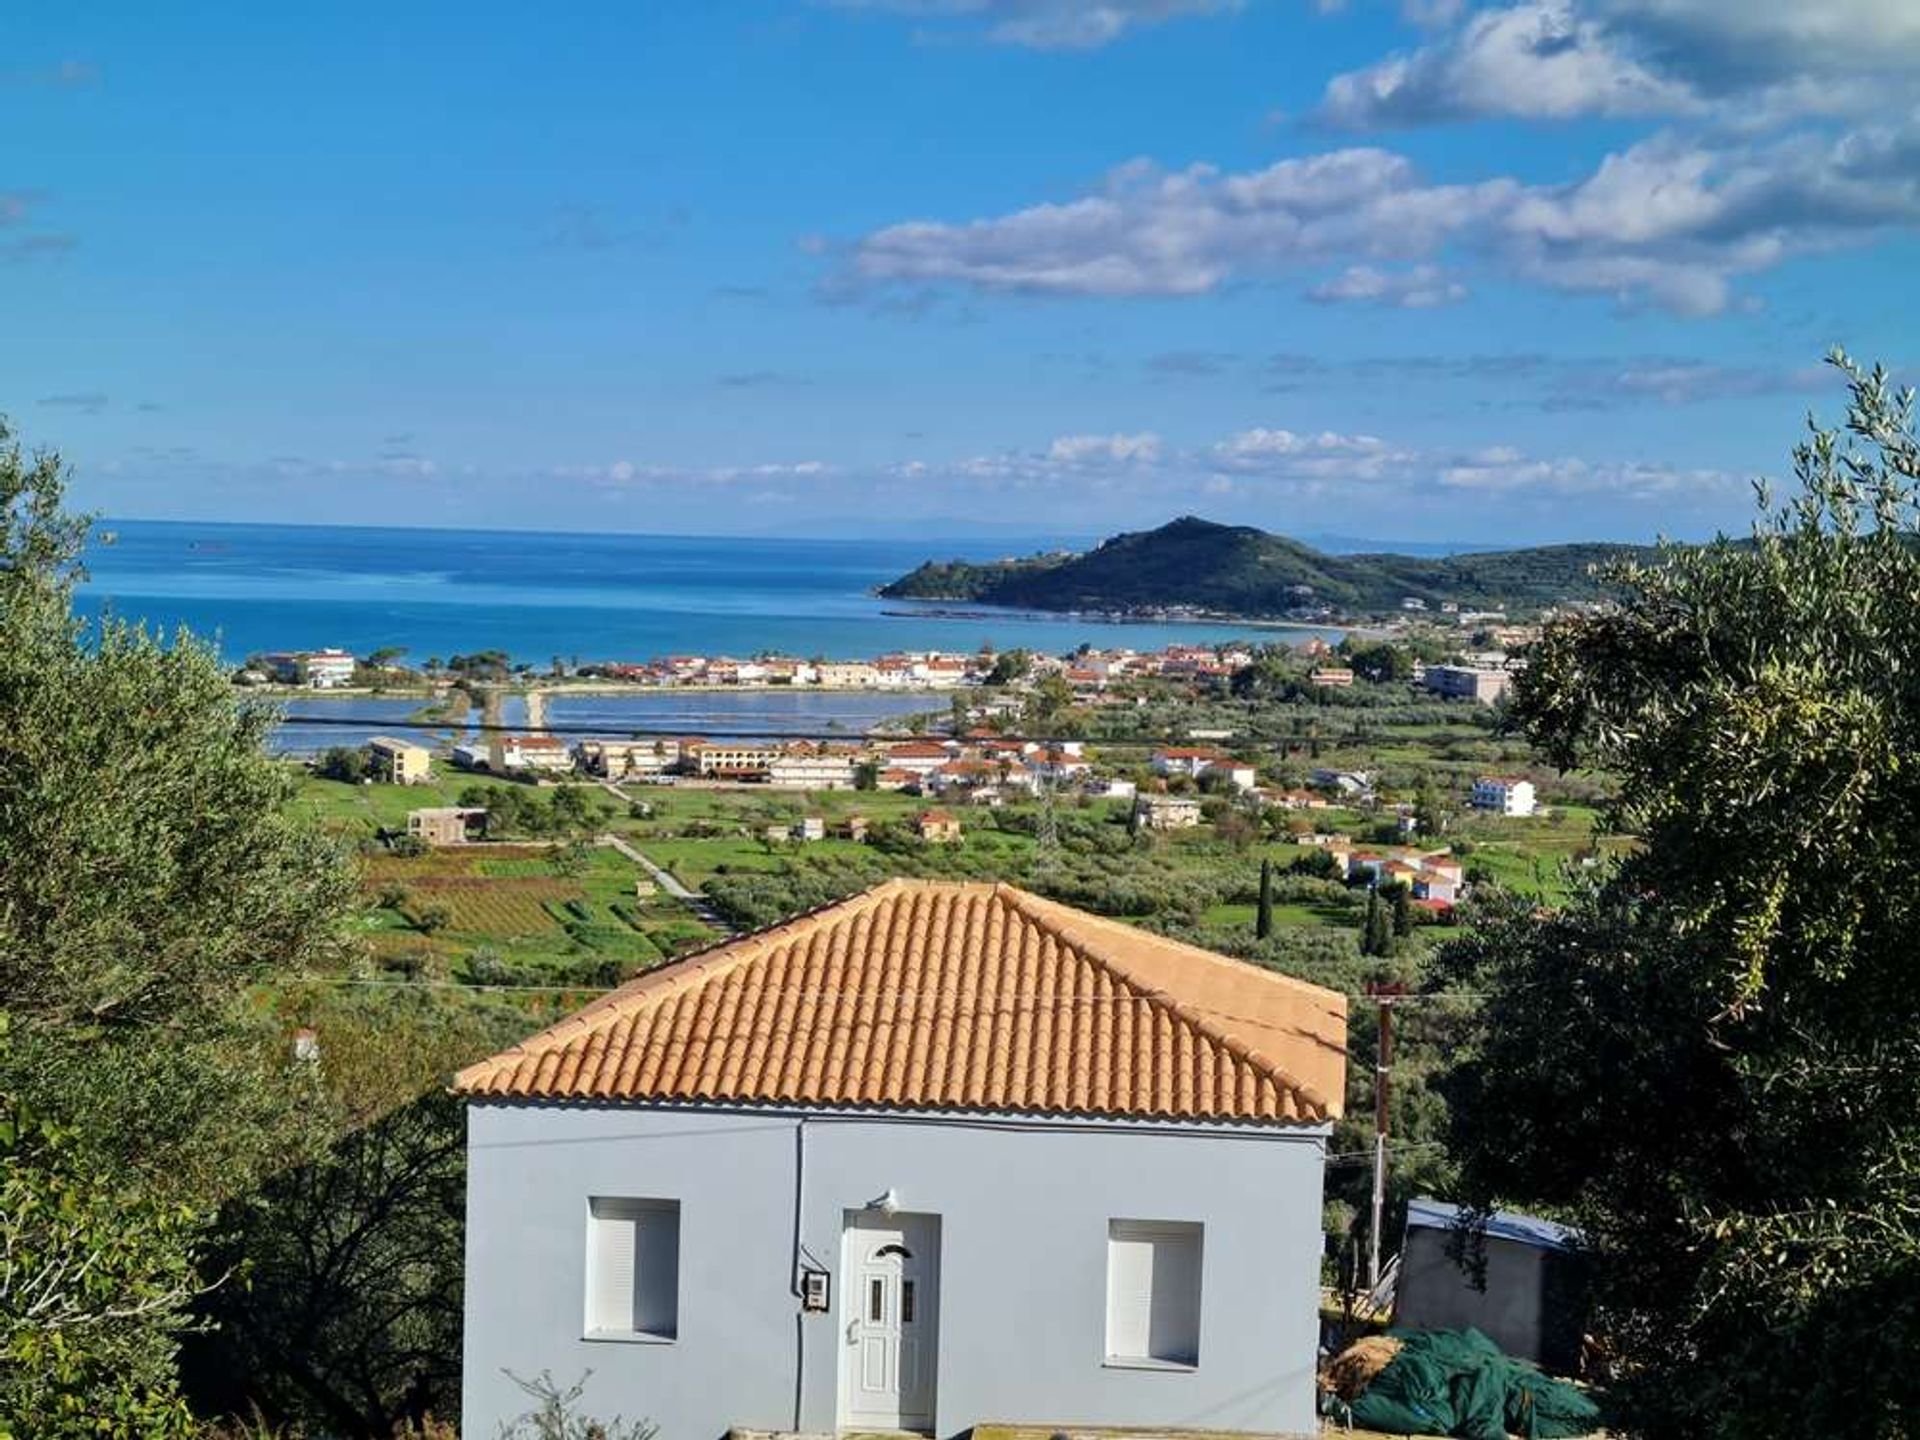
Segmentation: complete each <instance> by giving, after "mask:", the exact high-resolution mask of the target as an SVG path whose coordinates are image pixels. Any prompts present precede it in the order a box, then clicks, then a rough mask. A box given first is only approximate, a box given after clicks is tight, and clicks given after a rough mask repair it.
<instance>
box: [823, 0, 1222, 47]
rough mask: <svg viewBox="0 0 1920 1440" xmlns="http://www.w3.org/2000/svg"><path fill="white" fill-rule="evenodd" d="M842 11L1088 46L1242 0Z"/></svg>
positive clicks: (888, 5) (1008, 0)
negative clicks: (885, 14) (872, 12)
mask: <svg viewBox="0 0 1920 1440" xmlns="http://www.w3.org/2000/svg"><path fill="white" fill-rule="evenodd" d="M832 3H834V4H836V5H838V6H839V7H840V8H841V9H846V10H880V11H887V12H890V13H892V14H896V15H907V16H912V17H915V18H917V19H921V20H939V21H950V22H955V23H959V24H964V25H968V26H970V27H974V28H977V29H979V30H980V31H981V33H983V34H984V35H985V36H986V38H987V39H988V40H990V41H992V42H993V43H994V44H996V45H1018V46H1023V47H1025V48H1027V49H1031V50H1090V49H1095V48H1097V47H1099V46H1102V45H1110V44H1112V43H1113V42H1114V41H1115V40H1118V39H1120V38H1121V37H1122V36H1124V35H1126V34H1127V33H1128V32H1130V31H1133V30H1142V29H1147V28H1150V27H1152V26H1155V25H1160V24H1164V23H1165V22H1166V21H1169V20H1176V19H1181V18H1184V17H1188V16H1194V15H1215V14H1219V13H1222V12H1224V11H1231V10H1238V9H1239V8H1240V7H1241V3H1242V0H832Z"/></svg>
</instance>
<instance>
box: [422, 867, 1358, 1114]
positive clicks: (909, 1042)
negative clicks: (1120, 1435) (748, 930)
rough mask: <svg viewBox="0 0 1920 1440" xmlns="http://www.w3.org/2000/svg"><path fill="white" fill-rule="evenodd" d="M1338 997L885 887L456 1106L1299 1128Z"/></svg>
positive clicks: (1203, 956)
mask: <svg viewBox="0 0 1920 1440" xmlns="http://www.w3.org/2000/svg"><path fill="white" fill-rule="evenodd" d="M1345 1044H1346V1000H1345V998H1344V997H1343V996H1341V995H1339V994H1336V993H1335V992H1333V991H1330V990H1322V989H1320V988H1319V987H1318V986H1314V985H1309V984H1306V983H1305V982H1303V981H1299V980H1293V979H1289V978H1287V977H1285V976H1281V975H1277V974H1274V973H1273V972H1271V971H1268V970H1262V969H1259V968H1257V967H1255V966H1252V965H1246V964H1243V963H1241V962H1239V961H1237V960H1229V959H1226V958H1225V957H1223V956H1219V955H1214V954H1211V953H1209V952H1207V951H1205V950H1200V949H1196V948H1194V947H1193V946H1190V945H1183V944H1180V943H1178V942H1176V941H1172V940H1167V939H1164V938H1162V937H1160V936H1157V935H1152V934H1149V933H1148V932H1146V931H1143V930H1138V929H1135V928H1134V927H1132V926H1130V925H1125V924H1122V923H1121V922H1119V921H1117V920H1107V919H1103V918H1101V917H1099V916H1094V915H1088V914H1086V913H1084V912H1082V911H1079V910H1075V909H1072V908H1070V907H1068V906H1065V905H1061V904H1058V903H1056V902H1054V901H1050V900H1043V899H1041V898H1040V897H1038V896H1036V895H1030V894H1028V893H1027V892H1026V891H1023V890H1018V889H1015V888H1014V887H1012V886H1010V885H992V884H963V883H955V882H947V881H919V880H891V881H888V882H886V883H885V884H883V885H880V886H877V887H875V888H874V889H872V890H869V891H867V892H865V893H864V894H861V895H856V896H854V897H853V898H851V899H849V900H843V901H841V902H839V903H838V904H835V905H829V906H827V907H825V908H823V909H821V910H817V911H814V912H812V913H810V914H806V915H802V916H799V917H797V918H795V919H793V920H790V921H788V922H786V923H785V924H782V925H777V926H775V927H773V928H772V929H769V930H765V931H761V932H760V933H758V934H755V935H749V936H744V937H742V938H740V939H736V940H731V941H728V942H726V943H724V944H721V945H719V946H717V947H716V948H714V949H712V950H708V951H705V952H703V953H701V954H699V955H695V956H691V957H689V958H687V959H685V960H682V961H680V962H678V963H676V964H673V965H669V966H666V967H664V968H662V969H659V970H656V971H653V972H652V973H650V974H648V975H644V976H642V977H640V978H639V979H637V980H634V981H632V982H630V983H629V984H627V985H624V986H622V987H621V988H620V989H618V990H615V991H613V992H611V993H610V994H608V995H606V996H605V997H603V998H602V999H600V1000H598V1001H596V1002H595V1003H594V1004H592V1005H590V1006H588V1007H587V1008H586V1009H585V1010H582V1011H581V1012H580V1013H579V1014H577V1015H574V1016H573V1017H571V1018H570V1019H567V1020H563V1021H561V1022H560V1023H559V1024H557V1025H554V1026H551V1027H549V1028H548V1029H546V1030H543V1031H541V1032H540V1033H539V1034H537V1035H535V1036H533V1037H532V1038H530V1039H528V1040H525V1041H523V1042H522V1043H520V1044H519V1045H516V1046H514V1047H513V1048H512V1049H510V1050H507V1051H505V1052H503V1053H501V1054H499V1055H496V1056H494V1057H493V1058H492V1059H489V1060H483V1061H481V1062H480V1063H479V1064H476V1065H471V1066H469V1067H467V1068H466V1069H465V1070H462V1071H461V1072H460V1074H459V1075H458V1076H457V1077H456V1078H455V1082H454V1084H455V1088H456V1089H457V1090H459V1091H461V1092H463V1093H465V1094H468V1095H472V1096H480V1097H486V1096H499V1097H520V1098H538V1099H554V1100H567V1099H578V1100H646V1101H681V1102H698V1101H715V1102H757V1103H763V1104H765V1103H771V1104H785V1105H836V1106H839V1105H857V1106H873V1107H881V1108H887V1109H942V1110H945V1109H959V1110H975V1111H1003V1112H1018V1113H1036V1112H1037V1113H1050V1114H1064V1115H1106V1116H1130V1117H1142V1118H1155V1119H1186V1120H1235V1121H1266V1122H1269V1123H1278V1124H1285V1123H1319V1122H1322V1121H1326V1120H1330V1119H1333V1118H1335V1117H1337V1116H1338V1115H1339V1114H1340V1109H1341V1097H1342V1092H1343V1089H1344V1085H1345V1074H1346V1058H1345Z"/></svg>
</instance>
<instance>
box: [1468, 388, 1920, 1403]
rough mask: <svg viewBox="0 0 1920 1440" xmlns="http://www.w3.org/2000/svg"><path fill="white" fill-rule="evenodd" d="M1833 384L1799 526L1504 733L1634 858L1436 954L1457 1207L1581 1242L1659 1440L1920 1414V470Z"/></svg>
mask: <svg viewBox="0 0 1920 1440" xmlns="http://www.w3.org/2000/svg"><path fill="white" fill-rule="evenodd" d="M1836 363H1837V364H1838V365H1839V366H1840V367H1841V368H1842V369H1843V371H1844V373H1845V374H1846V376H1847V378H1848V381H1849V384H1850V387H1851V395H1852V398H1851V404H1850V406H1849V409H1848V414H1847V421H1846V427H1845V431H1844V432H1836V431H1828V430H1819V429H1815V430H1813V432H1812V434H1811V435H1810V437H1809V438H1808V439H1807V440H1806V442H1805V443H1803V444H1802V445H1801V446H1800V447H1799V448H1798V449H1797V451H1796V452H1795V466H1794V468H1795V474H1796V478H1797V481H1798V493H1797V494H1796V495H1795V496H1794V497H1793V499H1792V500H1791V502H1790V503H1789V504H1787V505H1786V506H1784V507H1783V508H1780V509H1773V508H1772V507H1771V502H1770V501H1769V500H1768V498H1767V497H1766V496H1765V494H1764V492H1763V494H1762V502H1761V509H1762V513H1761V516H1760V518H1759V519H1758V520H1757V521H1756V523H1755V526H1754V531H1753V535H1752V538H1751V540H1750V541H1747V542H1733V541H1722V542H1720V543H1717V544H1714V545H1711V546H1707V547H1703V548H1697V549H1674V550H1671V551H1669V552H1667V553H1666V554H1665V555H1664V556H1662V557H1661V558H1660V559H1659V560H1657V561H1655V562H1653V563H1645V564H1632V565H1628V566H1625V567H1622V569H1621V570H1620V572H1619V575H1618V583H1619V584H1620V587H1621V590H1622V593H1623V597H1624V598H1623V600H1622V603H1621V604H1620V605H1619V606H1618V607H1617V608H1614V609H1611V610H1608V611H1605V612H1602V613H1596V614H1592V615H1587V616H1582V617H1578V618H1574V619H1571V620H1568V621H1564V622H1562V623H1559V624H1556V625H1554V626H1552V627H1550V628H1549V630H1548V631H1547V633H1546V635H1545V636H1544V638H1543V639H1542V641H1541V643H1540V644H1539V645H1538V646H1536V647H1535V648H1534V649H1533V651H1532V653H1531V657H1530V664H1529V668H1528V670H1527V672H1526V674H1525V676H1524V677H1523V678H1522V679H1521V681H1520V683H1519V686H1518V694H1517V697H1516V703H1515V706H1514V712H1513V713H1514V716H1515V719H1516V721H1517V723H1519V724H1520V725H1521V726H1523V727H1524V728H1525V730H1526V731H1527V732H1528V733H1529V734H1530V735H1531V736H1532V737H1533V738H1534V740H1535V741H1536V742H1537V743H1538V744H1539V745H1541V746H1542V747H1543V748H1544V750H1545V751H1546V753H1547V754H1548V755H1549V756H1550V757H1551V758H1552V759H1553V760H1554V761H1556V762H1557V763H1558V764H1559V765H1561V766H1562V767H1570V766H1573V765H1576V764H1584V765H1595V766H1599V767H1603V768H1605V769H1606V770H1608V771H1610V772H1612V773H1613V774H1615V775H1616V776H1617V777H1618V778H1619V783H1620V793H1619V800H1618V803H1617V806H1616V808H1615V811H1614V814H1613V816H1612V823H1613V824H1614V825H1615V827H1617V828H1618V829H1620V830H1622V831H1625V832H1629V833H1632V834H1635V835H1637V836H1639V837H1640V843H1639V845H1638V846H1637V847H1635V848H1633V849H1632V850H1631V851H1630V852H1628V854H1627V855H1626V857H1625V858H1624V859H1622V860H1621V861H1620V862H1619V863H1618V864H1617V866H1616V867H1615V868H1614V869H1613V870H1612V871H1611V872H1610V873H1608V874H1607V875H1605V876H1604V877H1603V878H1602V879H1601V880H1600V881H1599V882H1597V883H1596V884H1594V885H1592V886H1590V887H1587V888H1586V889H1585V890H1584V891H1583V892H1582V893H1581V894H1579V896H1578V897H1577V899H1576V900H1575V901H1574V902H1573V903H1572V904H1571V905H1569V906H1568V907H1567V908H1566V909H1565V910H1564V911H1562V912H1560V913H1558V914H1551V915H1545V914H1540V913H1537V912H1536V911H1534V910H1533V909H1531V908H1530V907H1518V906H1516V907H1513V908H1512V909H1511V910H1510V911H1509V912H1508V913H1507V914H1505V915H1504V916H1501V917H1494V918H1492V919H1490V920H1489V921H1488V922H1487V923H1485V924H1484V925H1483V926H1482V927H1481V928H1480V929H1479V930H1478V932H1477V933H1476V934H1474V935H1473V936H1472V937H1470V938H1469V939H1468V940H1466V941H1464V942H1462V943H1461V944H1460V945H1458V946H1457V947H1455V948H1454V949H1453V951H1452V952H1451V954H1450V955H1449V956H1448V959H1447V965H1448V970H1449V972H1450V974H1451V975H1452V976H1455V977H1459V978H1462V979H1465V980H1468V981H1470V982H1471V983H1472V984H1473V985H1474V987H1475V988H1477V989H1479V990H1481V991H1484V992H1485V993H1486V995H1487V997H1488V998H1487V1001H1486V1004H1485V1006H1484V1007H1483V1009H1482V1011H1481V1017H1480V1024H1479V1026H1478V1029H1477V1042H1476V1044H1475V1045H1474V1046H1473V1047H1472V1048H1471V1049H1470V1050H1469V1052H1468V1057H1467V1058H1466V1060H1465V1061H1464V1063H1462V1064H1461V1066H1460V1067H1459V1069H1458V1070H1457V1072H1456V1073H1455V1074H1454V1075H1453V1077H1452V1079H1451V1081H1450V1085H1449V1099H1450V1101H1451V1103H1452V1114H1453V1125H1454V1135H1455V1143H1456V1154H1457V1156H1458V1158H1459V1160H1460V1162H1461V1164H1462V1168H1463V1173H1464V1178H1465V1182H1466V1184H1467V1186H1468V1187H1469V1189H1470V1190H1471V1192H1472V1193H1473V1194H1474V1195H1475V1196H1476V1197H1477V1198H1478V1199H1480V1200H1482V1201H1489V1202H1490V1201H1495V1200H1503V1201H1508V1202H1516V1203H1523V1204H1532V1205H1540V1206H1548V1207H1554V1208H1556V1209H1558V1210H1560V1211H1563V1212H1564V1213H1566V1214H1568V1215H1569V1216H1571V1217H1572V1218H1574V1219H1576V1220H1577V1221H1578V1222H1579V1223H1580V1224H1581V1225H1582V1226H1583V1227H1584V1228H1585V1230H1586V1233H1587V1235H1588V1237H1589V1240H1590V1243H1591V1245H1592V1247H1593V1249H1594V1252H1595V1256H1596V1260H1597V1262H1598V1275H1599V1291H1598V1298H1599V1304H1600V1312H1599V1316H1598V1323H1599V1324H1600V1325H1601V1327H1602V1328H1603V1330H1604V1333H1605V1335H1606V1338H1607V1339H1608V1341H1609V1342H1610V1344H1611V1345H1612V1346H1613V1347H1614V1348H1615V1349H1616V1350H1617V1352H1618V1354H1619V1355H1620V1357H1621V1360H1622V1366H1623V1372H1624V1377H1625V1378H1624V1380H1623V1384H1622V1387H1621V1390H1622V1396H1621V1398H1622V1400H1623V1404H1624V1406H1625V1410H1626V1418H1627V1420H1628V1422H1629V1423H1630V1424H1631V1425H1633V1426H1634V1427H1635V1428H1637V1429H1638V1430H1640V1431H1641V1432H1643V1433H1648V1434H1660V1435H1682V1434H1684V1435H1729V1436H1731V1435H1755V1434H1773V1435H1784V1434H1816V1433H1826V1434H1833V1433H1845V1434H1849V1435H1861V1436H1895V1435H1905V1434H1907V1433H1909V1431H1910V1430H1911V1428H1912V1427H1913V1425H1914V1423H1915V1422H1916V1419H1920V1371H1916V1370H1915V1368H1914V1366H1913V1365H1912V1363H1911V1359H1910V1353H1909V1352H1910V1348H1911V1343H1912V1341H1913V1338H1914V1337H1915V1336H1916V1335H1920V990H1916V988H1915V984H1914V965H1913V936H1914V935H1915V933H1916V932H1917V931H1920V895H1917V894H1916V892H1915V890H1914V887H1913V886H1912V884H1911V878H1910V875H1911V837H1912V828H1913V817H1914V815H1915V814H1916V813H1920V768H1916V767H1915V765H1914V764H1913V757H1914V755H1915V754H1917V753H1920V685H1916V680H1915V677H1916V675H1920V555H1916V551H1915V547H1914V544H1913V539H1912V536H1913V533H1914V531H1915V528H1916V524H1920V452H1917V451H1916V446H1915V442H1914V433H1913V398H1912V395H1911V393H1910V392H1909V393H1906V394H1896V393H1895V392H1894V391H1893V389H1892V387H1891V386H1890V385H1889V383H1888V381H1887V377H1886V375H1885V374H1884V372H1881V371H1877V370H1876V371H1874V372H1872V373H1870V374H1869V373H1863V372H1861V371H1860V370H1858V369H1857V368H1855V367H1854V366H1853V365H1852V364H1851V362H1849V361H1847V360H1846V358H1845V357H1844V356H1836Z"/></svg>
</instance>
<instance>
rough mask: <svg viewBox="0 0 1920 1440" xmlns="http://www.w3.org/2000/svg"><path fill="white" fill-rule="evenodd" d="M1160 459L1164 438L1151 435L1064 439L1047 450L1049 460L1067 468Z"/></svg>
mask: <svg viewBox="0 0 1920 1440" xmlns="http://www.w3.org/2000/svg"><path fill="white" fill-rule="evenodd" d="M1159 458H1160V437H1159V436H1158V435H1155V434H1154V433H1153V432H1151V431H1142V432H1141V433H1139V434H1138V435H1062V436H1061V437H1060V438H1059V439H1057V440H1055V441H1054V442H1053V444H1051V445H1050V446H1048V447H1047V459H1049V460H1054V461H1058V462H1060V463H1063V464H1067V465H1078V464H1081V463H1082V462H1084V461H1088V460H1111V461H1116V462H1120V463H1126V462H1130V461H1146V462H1152V461H1154V460H1158V459H1159Z"/></svg>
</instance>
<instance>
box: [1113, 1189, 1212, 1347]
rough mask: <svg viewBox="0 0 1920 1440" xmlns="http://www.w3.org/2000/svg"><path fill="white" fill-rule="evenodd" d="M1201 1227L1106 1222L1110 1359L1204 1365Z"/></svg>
mask: <svg viewBox="0 0 1920 1440" xmlns="http://www.w3.org/2000/svg"><path fill="white" fill-rule="evenodd" d="M1200 1254H1201V1227H1200V1226H1199V1225H1196V1224H1191V1223H1188V1222H1184V1221H1173V1220H1110V1221H1108V1222H1107V1359H1108V1360H1109V1361H1112V1362H1114V1363H1117V1364H1123V1365H1124V1364H1129V1363H1132V1364H1147V1365H1171V1366H1191V1365H1197V1364H1199V1363H1200Z"/></svg>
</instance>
